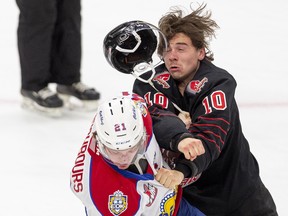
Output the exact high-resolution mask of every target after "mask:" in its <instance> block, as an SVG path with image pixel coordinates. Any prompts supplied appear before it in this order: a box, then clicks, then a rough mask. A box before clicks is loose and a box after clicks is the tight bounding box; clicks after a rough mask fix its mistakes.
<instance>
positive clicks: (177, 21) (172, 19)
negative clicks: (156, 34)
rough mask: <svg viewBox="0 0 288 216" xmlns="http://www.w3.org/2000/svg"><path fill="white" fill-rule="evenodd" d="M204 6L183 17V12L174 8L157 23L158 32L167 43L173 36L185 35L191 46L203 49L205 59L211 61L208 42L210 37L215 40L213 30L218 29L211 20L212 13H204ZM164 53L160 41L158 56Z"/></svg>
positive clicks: (211, 56)
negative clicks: (163, 36)
mask: <svg viewBox="0 0 288 216" xmlns="http://www.w3.org/2000/svg"><path fill="white" fill-rule="evenodd" d="M205 7H206V4H204V3H202V4H201V5H199V7H198V8H197V9H196V10H193V8H192V4H190V9H191V10H192V12H191V13H190V14H188V15H186V16H184V11H183V10H181V9H180V8H179V7H174V8H173V9H172V10H171V12H168V13H167V14H166V15H164V16H163V17H162V18H161V19H160V20H159V22H158V26H159V29H160V31H161V32H162V33H163V34H164V35H165V36H166V39H167V41H169V40H170V39H172V38H173V37H174V36H175V34H177V33H183V34H185V35H187V36H188V37H189V38H190V39H191V42H192V44H193V45H194V46H195V47H196V48H197V49H200V48H205V53H206V56H205V58H206V59H208V60H210V61H213V60H214V57H213V53H212V52H211V50H210V48H209V41H210V40H211V39H212V37H214V38H216V35H215V30H216V29H217V28H219V26H218V25H217V23H216V22H215V21H214V20H212V19H211V15H212V13H211V12H210V11H206V12H205V11H204V9H205ZM163 51H164V46H163V41H160V43H159V47H158V54H159V55H160V56H162V54H163Z"/></svg>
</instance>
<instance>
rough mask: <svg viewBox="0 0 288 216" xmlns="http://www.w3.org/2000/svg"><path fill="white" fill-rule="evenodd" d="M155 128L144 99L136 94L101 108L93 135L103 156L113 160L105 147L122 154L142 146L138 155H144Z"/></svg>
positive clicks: (122, 97) (105, 104)
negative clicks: (123, 151) (124, 151)
mask: <svg viewBox="0 0 288 216" xmlns="http://www.w3.org/2000/svg"><path fill="white" fill-rule="evenodd" d="M143 118H144V119H145V122H146V123H144V119H143ZM147 122H149V123H148V124H147ZM147 125H149V126H148V129H147V128H146V126H147ZM151 128H152V120H151V117H150V115H149V113H148V110H147V108H146V105H145V103H144V99H143V98H141V97H139V96H138V95H136V94H133V96H132V97H131V96H121V97H116V98H113V99H111V100H109V101H107V102H104V103H102V104H101V105H99V106H98V110H97V114H96V118H95V122H94V126H93V128H92V132H95V134H96V139H97V143H98V147H99V151H100V153H101V154H102V155H103V156H104V157H106V158H107V159H109V157H108V156H107V154H106V151H105V147H107V148H109V149H112V150H120V151H121V150H127V149H130V148H133V147H134V146H136V145H141V146H140V148H139V150H141V152H138V154H143V153H144V152H145V150H146V146H147V143H148V139H149V136H147V132H148V134H149V133H151V130H152V129H151Z"/></svg>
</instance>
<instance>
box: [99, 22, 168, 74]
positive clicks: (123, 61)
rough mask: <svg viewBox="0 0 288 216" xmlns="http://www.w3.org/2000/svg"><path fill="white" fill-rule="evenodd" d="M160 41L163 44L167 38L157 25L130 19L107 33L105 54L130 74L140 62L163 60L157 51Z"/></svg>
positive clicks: (104, 47) (116, 65)
mask: <svg viewBox="0 0 288 216" xmlns="http://www.w3.org/2000/svg"><path fill="white" fill-rule="evenodd" d="M160 41H162V44H163V41H164V42H166V39H165V37H164V35H163V34H162V33H161V32H160V30H159V29H158V28H157V27H155V26H153V25H152V24H149V23H146V22H142V21H130V22H126V23H123V24H121V25H119V26H117V27H116V28H114V29H113V30H112V31H110V32H109V33H108V34H107V36H106V37H105V39H104V44H103V49H104V55H105V57H106V60H107V61H108V63H109V64H110V65H111V66H112V67H114V68H115V69H117V70H118V71H120V72H122V73H127V74H130V73H132V72H133V71H134V70H135V67H136V66H138V65H139V64H140V65H141V64H142V63H146V64H148V63H152V62H153V61H155V60H156V61H158V63H159V62H160V61H161V59H160V58H159V56H158V55H157V52H156V49H157V46H158V43H159V42H160ZM164 44H166V46H167V43H164ZM153 54H155V56H153Z"/></svg>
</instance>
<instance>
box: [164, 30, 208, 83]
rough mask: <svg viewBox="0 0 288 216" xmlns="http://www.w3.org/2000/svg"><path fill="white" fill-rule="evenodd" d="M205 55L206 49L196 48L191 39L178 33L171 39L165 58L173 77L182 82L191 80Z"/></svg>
mask: <svg viewBox="0 0 288 216" xmlns="http://www.w3.org/2000/svg"><path fill="white" fill-rule="evenodd" d="M204 57H205V50H204V49H196V48H195V47H194V46H193V44H192V41H191V39H190V38H189V37H188V36H187V35H185V34H183V33H177V34H176V35H175V36H174V37H173V38H172V39H171V40H170V41H169V46H168V49H167V51H165V52H164V53H163V58H164V62H165V65H166V67H167V69H168V70H169V72H170V74H171V76H172V77H173V79H175V80H178V81H180V82H189V81H191V79H192V78H193V76H194V74H195V72H196V71H197V69H198V67H199V64H200V60H202V59H203V58H204Z"/></svg>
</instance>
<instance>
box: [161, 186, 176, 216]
mask: <svg viewBox="0 0 288 216" xmlns="http://www.w3.org/2000/svg"><path fill="white" fill-rule="evenodd" d="M175 200H176V193H175V191H174V192H173V193H169V194H167V195H166V196H165V197H164V198H163V199H162V201H161V203H160V211H161V214H160V215H159V216H166V215H173V212H174V210H175Z"/></svg>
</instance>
